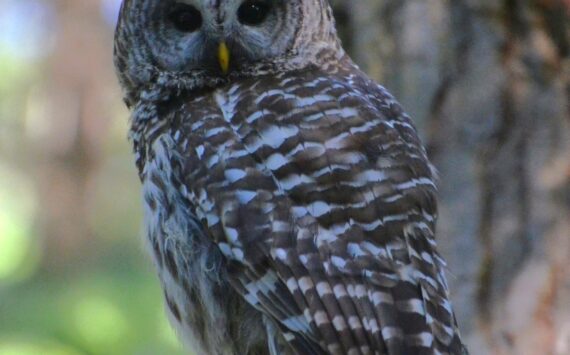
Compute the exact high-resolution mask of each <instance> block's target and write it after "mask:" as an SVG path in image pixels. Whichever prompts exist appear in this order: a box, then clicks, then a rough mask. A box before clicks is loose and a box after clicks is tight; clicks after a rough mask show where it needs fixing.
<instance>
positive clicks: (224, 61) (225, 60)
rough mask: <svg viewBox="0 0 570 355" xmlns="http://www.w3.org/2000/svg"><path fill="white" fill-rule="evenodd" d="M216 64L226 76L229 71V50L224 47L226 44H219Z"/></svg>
mask: <svg viewBox="0 0 570 355" xmlns="http://www.w3.org/2000/svg"><path fill="white" fill-rule="evenodd" d="M218 62H219V63H220V68H222V72H223V73H224V74H227V73H228V71H229V70H230V50H229V49H228V46H227V45H226V42H222V43H220V46H219V47H218Z"/></svg>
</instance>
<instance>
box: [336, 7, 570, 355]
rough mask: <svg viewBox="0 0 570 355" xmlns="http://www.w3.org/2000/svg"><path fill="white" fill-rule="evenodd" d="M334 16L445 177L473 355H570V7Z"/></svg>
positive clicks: (377, 10)
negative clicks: (340, 18)
mask: <svg viewBox="0 0 570 355" xmlns="http://www.w3.org/2000/svg"><path fill="white" fill-rule="evenodd" d="M334 5H335V8H336V10H337V12H338V13H340V14H342V16H343V17H345V18H344V19H343V21H342V22H341V26H342V31H341V34H342V35H343V37H344V42H345V43H348V46H347V48H348V49H349V51H350V52H351V54H352V56H353V58H354V59H355V60H356V62H357V63H358V64H359V65H361V67H362V68H363V69H364V70H365V71H366V72H368V73H370V74H371V75H372V76H373V77H374V78H375V79H377V80H378V81H379V82H381V83H382V84H383V85H385V86H386V87H387V88H388V89H389V90H390V91H391V92H392V93H394V94H395V95H396V96H397V97H398V98H399V100H400V101H401V102H402V104H403V105H404V107H405V108H406V110H407V111H408V112H409V113H410V114H411V115H412V116H413V117H414V119H415V122H416V123H417V126H418V129H419V131H420V134H421V135H422V137H423V138H424V141H425V143H426V145H427V146H428V148H429V149H428V150H429V153H430V156H431V159H432V161H433V162H434V164H435V165H436V167H437V168H438V170H439V172H440V182H439V185H440V220H439V225H438V240H439V249H440V251H441V252H442V253H443V254H444V256H445V257H446V259H447V261H448V264H449V272H448V278H449V281H450V285H451V290H452V298H453V301H454V305H455V309H456V313H457V317H458V319H459V322H460V325H461V329H462V330H463V335H464V337H465V339H466V341H467V344H468V346H469V347H470V349H471V351H472V352H473V353H475V354H568V353H570V287H569V286H568V285H570V273H568V260H570V106H569V101H570V2H568V1H567V0H535V1H531V0H500V1H497V0H478V1H471V0H451V1H450V0H447V1H446V0H424V1H413V0H407V1H402V0H367V1H364V0H361V1H358V2H355V3H350V4H348V3H347V2H341V1H336V2H335V3H334ZM349 7H350V8H349Z"/></svg>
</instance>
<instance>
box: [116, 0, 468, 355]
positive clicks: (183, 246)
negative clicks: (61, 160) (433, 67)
mask: <svg viewBox="0 0 570 355" xmlns="http://www.w3.org/2000/svg"><path fill="white" fill-rule="evenodd" d="M115 64H116V68H117V73H118V77H119V80H120V83H121V85H122V87H123V90H124V97H125V102H126V104H127V106H128V107H129V108H130V109H131V111H132V117H131V129H130V137H131V140H132V143H133V145H134V152H135V155H136V165H137V167H138V171H139V176H140V180H141V181H142V186H143V188H142V189H143V196H144V206H145V224H146V233H147V236H146V239H147V245H148V249H149V251H150V254H151V255H152V258H153V261H154V264H155V265H156V268H157V271H158V275H159V278H160V282H161V285H162V288H163V291H164V299H165V304H166V308H167V312H168V314H169V318H170V320H171V322H172V324H173V326H174V328H175V329H176V331H177V333H178V335H179V336H180V338H181V339H182V340H183V341H184V342H185V343H187V344H188V346H189V347H190V348H191V349H193V350H194V351H195V352H196V353H198V354H215V355H218V354H220V355H243V354H272V355H275V354H307V355H311V354H350V355H357V354H391V355H395V354H464V353H466V350H465V347H464V346H463V345H462V342H461V338H460V335H459V331H458V327H457V323H456V320H455V317H454V313H453V309H452V306H451V303H450V301H449V294H448V286H447V284H446V279H445V275H444V269H445V263H444V260H443V259H442V258H441V256H440V255H439V254H438V253H437V251H436V243H435V240H434V234H435V223H436V215H437V212H436V185H435V183H434V179H435V178H434V169H433V168H432V166H431V165H430V163H429V161H428V158H427V156H426V151H425V149H424V148H423V147H422V144H421V142H420V140H419V139H418V136H417V133H416V130H415V128H414V125H413V123H412V122H411V120H410V118H409V117H408V116H407V115H406V114H405V113H404V111H403V110H402V108H401V106H400V105H399V104H398V103H397V102H396V100H395V99H394V98H393V97H392V96H391V95H390V94H389V93H388V92H387V91H386V90H385V89H384V88H383V87H381V86H379V85H378V84H376V83H375V82H374V81H373V80H371V79H370V78H369V77H368V76H366V74H364V73H363V72H362V71H360V70H359V68H358V67H357V66H356V65H355V64H354V63H353V61H352V60H351V59H350V58H349V56H348V55H347V53H346V52H345V51H344V50H343V48H342V46H341V43H340V41H339V39H338V37H337V33H336V30H335V24H334V19H333V14H332V11H331V8H330V6H329V4H328V3H327V1H326V0H125V1H124V2H123V5H122V9H121V14H120V18H119V23H118V26H117V30H116V38H115Z"/></svg>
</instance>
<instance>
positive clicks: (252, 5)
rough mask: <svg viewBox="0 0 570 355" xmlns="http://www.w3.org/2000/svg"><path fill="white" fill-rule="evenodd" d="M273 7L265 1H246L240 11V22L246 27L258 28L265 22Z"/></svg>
mask: <svg viewBox="0 0 570 355" xmlns="http://www.w3.org/2000/svg"><path fill="white" fill-rule="evenodd" d="M270 10H271V6H270V5H269V4H268V3H267V2H264V1H246V2H244V3H243V4H242V5H241V6H240V7H239V9H238V20H239V22H241V23H243V24H244V25H249V26H256V25H260V24H261V23H263V21H265V19H266V18H267V15H269V11H270Z"/></svg>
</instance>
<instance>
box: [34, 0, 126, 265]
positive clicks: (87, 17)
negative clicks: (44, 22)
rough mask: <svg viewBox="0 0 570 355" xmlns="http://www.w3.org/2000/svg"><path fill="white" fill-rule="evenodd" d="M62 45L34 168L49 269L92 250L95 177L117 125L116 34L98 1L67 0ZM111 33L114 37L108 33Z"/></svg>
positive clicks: (52, 68)
mask: <svg viewBox="0 0 570 355" xmlns="http://www.w3.org/2000/svg"><path fill="white" fill-rule="evenodd" d="M54 6H55V7H56V13H57V14H58V31H57V33H56V40H57V42H56V45H55V48H54V51H53V54H52V56H51V58H50V59H49V61H48V65H47V70H46V82H47V83H49V84H46V85H45V87H44V88H43V89H44V91H43V92H41V95H45V96H46V102H47V103H49V107H47V109H46V117H44V119H45V122H46V123H45V127H46V129H45V132H44V134H43V135H42V136H41V137H40V138H39V139H38V141H37V142H35V148H36V154H35V155H36V156H37V157H38V162H37V164H36V166H35V169H37V170H36V171H34V172H33V174H34V176H35V177H36V178H37V180H38V189H39V191H38V192H39V196H40V208H39V211H40V213H39V223H40V227H41V228H40V230H41V231H42V234H43V241H44V244H45V253H46V255H45V258H44V260H45V264H46V266H47V268H48V269H49V268H53V267H57V266H62V267H65V265H69V262H70V261H72V260H75V259H77V258H84V256H85V255H89V254H90V253H89V252H87V250H90V249H91V248H90V245H91V243H92V239H93V238H92V230H91V220H90V215H89V211H91V210H92V196H93V193H94V191H93V190H94V188H93V186H92V179H93V177H94V175H95V174H94V172H95V171H96V170H97V168H98V165H99V162H100V159H101V153H102V152H101V147H102V144H103V141H104V139H105V136H106V132H107V128H108V125H109V122H110V117H111V112H112V109H114V107H110V105H109V102H114V101H112V100H111V99H113V100H114V98H113V97H112V96H111V95H116V94H117V93H116V91H112V90H109V83H113V82H114V80H115V79H114V76H113V63H112V60H111V48H109V43H110V37H111V36H112V33H111V31H110V29H109V28H108V26H106V25H105V23H104V22H103V19H102V18H101V16H100V13H101V11H100V6H101V5H100V1H99V0H82V1H77V0H61V1H58V2H57V3H55V4H54ZM105 36H107V38H106V37H105Z"/></svg>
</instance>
